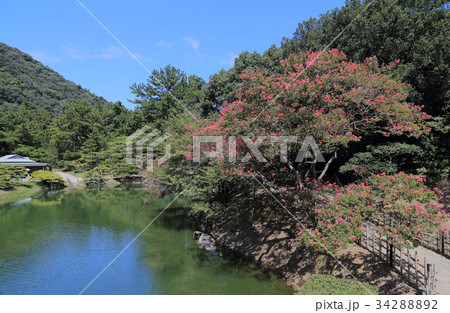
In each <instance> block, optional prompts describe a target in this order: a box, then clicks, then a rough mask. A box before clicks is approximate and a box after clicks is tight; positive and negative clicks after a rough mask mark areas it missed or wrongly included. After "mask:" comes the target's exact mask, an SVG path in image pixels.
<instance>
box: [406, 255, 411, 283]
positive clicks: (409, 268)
mask: <svg viewBox="0 0 450 313" xmlns="http://www.w3.org/2000/svg"><path fill="white" fill-rule="evenodd" d="M407 251H408V255H407V256H406V258H407V259H406V261H408V281H411V279H410V274H409V273H410V270H411V262H410V261H411V260H410V257H409V250H407Z"/></svg>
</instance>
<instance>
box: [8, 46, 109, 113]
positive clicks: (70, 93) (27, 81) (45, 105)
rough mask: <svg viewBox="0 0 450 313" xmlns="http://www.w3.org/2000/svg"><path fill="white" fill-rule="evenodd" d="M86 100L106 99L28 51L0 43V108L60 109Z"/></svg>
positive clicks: (50, 110) (46, 110)
mask: <svg viewBox="0 0 450 313" xmlns="http://www.w3.org/2000/svg"><path fill="white" fill-rule="evenodd" d="M75 99H80V100H86V101H88V102H89V103H92V105H94V106H99V105H103V104H106V103H107V101H106V100H105V99H104V98H102V97H98V96H96V95H94V94H92V93H90V92H89V91H88V90H86V89H84V88H82V87H81V86H80V85H76V84H74V83H73V82H71V81H68V80H66V79H65V78H64V77H62V76H61V75H60V74H58V73H57V72H55V71H53V70H52V69H50V68H48V67H46V66H44V65H43V64H42V63H41V62H39V61H36V60H34V59H33V58H32V57H31V56H30V55H28V54H26V53H24V52H22V51H20V50H19V49H16V48H12V47H10V46H8V45H5V44H3V43H0V111H1V112H5V110H9V109H11V108H14V107H19V106H22V105H28V106H29V107H31V108H36V109H37V110H39V111H41V112H50V113H52V114H57V113H59V111H60V109H61V105H62V104H63V103H67V102H70V101H72V100H75Z"/></svg>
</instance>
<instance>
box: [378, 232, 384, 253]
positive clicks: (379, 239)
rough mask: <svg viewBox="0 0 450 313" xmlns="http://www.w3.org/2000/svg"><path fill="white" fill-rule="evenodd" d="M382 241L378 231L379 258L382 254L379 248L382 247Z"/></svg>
mask: <svg viewBox="0 0 450 313" xmlns="http://www.w3.org/2000/svg"><path fill="white" fill-rule="evenodd" d="M382 243H383V242H382V241H381V233H378V254H379V255H380V259H382V258H383V255H382V253H381V248H382Z"/></svg>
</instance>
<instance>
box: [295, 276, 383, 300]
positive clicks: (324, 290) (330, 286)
mask: <svg viewBox="0 0 450 313" xmlns="http://www.w3.org/2000/svg"><path fill="white" fill-rule="evenodd" d="M362 285H363V286H364V287H363V286H361V284H360V283H358V282H357V281H355V280H352V279H343V278H336V277H333V276H331V275H319V274H317V275H312V276H311V277H310V278H309V279H308V280H307V281H306V283H304V284H303V286H302V287H301V288H300V290H299V294H301V295H367V294H369V292H368V291H370V293H371V294H373V295H377V294H378V287H376V286H372V285H369V284H367V283H363V284H362Z"/></svg>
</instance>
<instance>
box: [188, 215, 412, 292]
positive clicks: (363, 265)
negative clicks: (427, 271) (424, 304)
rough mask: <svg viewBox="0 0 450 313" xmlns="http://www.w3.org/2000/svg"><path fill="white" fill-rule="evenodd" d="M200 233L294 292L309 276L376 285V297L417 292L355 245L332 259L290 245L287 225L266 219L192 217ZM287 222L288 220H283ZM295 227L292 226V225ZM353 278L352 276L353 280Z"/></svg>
mask: <svg viewBox="0 0 450 313" xmlns="http://www.w3.org/2000/svg"><path fill="white" fill-rule="evenodd" d="M192 217H193V219H194V221H195V222H196V224H197V227H198V228H199V230H201V231H202V232H205V233H207V234H210V235H211V236H212V237H213V238H214V239H215V240H216V242H217V243H218V244H220V245H223V246H225V247H226V248H228V249H231V250H232V251H234V252H236V253H238V254H240V255H242V256H244V257H245V258H247V259H249V260H250V261H252V262H254V263H256V264H258V265H260V266H261V267H263V268H265V269H268V270H270V271H271V272H272V273H274V274H275V275H276V276H278V277H279V278H281V279H283V280H284V281H285V282H286V284H287V285H288V286H290V287H292V288H293V289H294V291H298V290H299V289H300V287H301V286H302V285H303V284H304V283H305V282H306V281H307V280H308V279H309V277H311V275H313V274H328V275H331V276H334V277H336V278H347V279H354V277H356V278H357V279H358V280H359V281H360V282H362V283H369V284H370V285H374V286H377V287H378V289H379V294H380V295H415V294H419V290H417V289H416V288H415V287H412V286H411V285H409V284H408V283H407V282H406V281H404V280H403V279H402V278H401V277H400V275H399V274H398V273H396V272H394V271H393V270H391V268H390V267H389V265H388V264H387V263H386V262H384V261H382V260H380V259H378V257H377V256H375V255H373V254H372V253H371V252H369V251H368V250H366V249H364V248H362V247H361V246H358V245H356V244H352V245H349V246H348V247H346V248H345V249H341V250H339V251H338V252H337V254H336V255H335V256H336V258H337V259H338V260H339V262H340V263H341V264H342V265H344V266H345V268H346V269H348V271H347V270H346V269H344V268H342V266H341V265H339V262H337V261H336V259H335V258H333V257H332V256H330V255H328V254H324V253H317V252H315V251H311V250H307V249H304V248H302V247H297V246H295V245H294V244H292V243H291V241H290V240H291V239H292V238H294V233H295V232H294V231H293V230H292V229H291V225H290V224H289V222H283V221H281V222H280V220H278V221H277V220H274V219H267V220H265V221H263V222H260V221H255V222H253V223H250V224H247V223H245V222H243V223H234V224H230V223H227V222H223V220H224V218H223V217H220V216H219V217H216V218H215V219H214V220H209V221H206V220H205V219H203V218H201V217H199V216H192ZM286 221H288V220H286ZM293 224H294V225H295V223H293ZM353 276H354V277H353Z"/></svg>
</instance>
